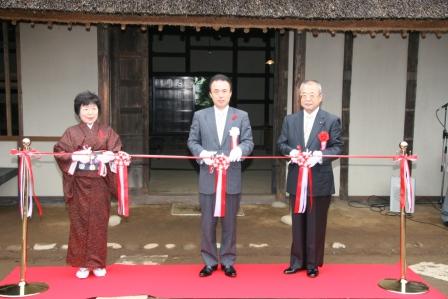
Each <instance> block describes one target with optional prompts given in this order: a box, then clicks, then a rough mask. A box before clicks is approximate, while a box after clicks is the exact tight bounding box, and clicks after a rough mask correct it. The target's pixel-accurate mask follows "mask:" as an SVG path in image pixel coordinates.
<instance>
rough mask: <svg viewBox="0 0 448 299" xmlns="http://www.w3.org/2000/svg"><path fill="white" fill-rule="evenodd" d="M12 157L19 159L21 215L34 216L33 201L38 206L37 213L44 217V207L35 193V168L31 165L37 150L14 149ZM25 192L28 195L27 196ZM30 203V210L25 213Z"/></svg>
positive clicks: (11, 152)
mask: <svg viewBox="0 0 448 299" xmlns="http://www.w3.org/2000/svg"><path fill="white" fill-rule="evenodd" d="M9 153H10V154H11V155H16V156H18V157H19V168H18V183H19V207H20V215H21V216H22V218H23V215H25V214H26V216H27V217H31V216H32V215H33V199H34V202H35V203H36V206H37V211H38V213H39V216H42V207H41V204H40V201H39V198H38V197H37V196H36V193H35V191H34V174H33V166H32V163H31V156H32V155H33V154H34V155H35V154H36V151H35V150H22V151H20V150H17V149H12V150H10V151H9ZM25 191H26V195H27V196H25ZM26 201H28V204H27V206H28V210H27V211H24V207H25V204H26Z"/></svg>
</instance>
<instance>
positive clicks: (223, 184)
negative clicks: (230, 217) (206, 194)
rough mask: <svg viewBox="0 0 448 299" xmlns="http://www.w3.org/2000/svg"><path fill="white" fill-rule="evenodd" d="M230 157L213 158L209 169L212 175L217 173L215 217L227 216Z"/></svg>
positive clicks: (218, 156)
mask: <svg viewBox="0 0 448 299" xmlns="http://www.w3.org/2000/svg"><path fill="white" fill-rule="evenodd" d="M229 165H230V161H229V157H227V156H224V155H217V156H215V157H214V158H213V162H212V165H210V167H209V171H210V173H213V171H214V170H218V171H215V188H216V189H215V192H216V199H215V212H214V216H215V217H224V216H225V215H226V188H227V168H229Z"/></svg>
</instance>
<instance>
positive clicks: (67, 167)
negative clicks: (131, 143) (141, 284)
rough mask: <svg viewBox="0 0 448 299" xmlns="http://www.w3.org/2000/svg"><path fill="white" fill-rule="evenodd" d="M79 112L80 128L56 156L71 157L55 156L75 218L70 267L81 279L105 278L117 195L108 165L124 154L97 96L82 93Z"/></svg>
mask: <svg viewBox="0 0 448 299" xmlns="http://www.w3.org/2000/svg"><path fill="white" fill-rule="evenodd" d="M74 108H75V113H76V115H77V116H78V118H79V120H80V123H79V124H78V125H75V126H72V127H69V128H68V129H67V130H66V131H65V132H64V135H63V136H62V137H61V139H60V140H59V142H58V143H57V144H56V145H55V146H54V151H55V152H63V153H64V152H65V153H67V155H58V156H56V161H57V163H58V165H59V168H60V169H61V171H62V175H63V190H64V199H65V202H66V206H67V210H68V215H69V219H70V235H69V241H68V251H67V263H68V264H70V265H71V266H73V267H78V268H79V269H78V271H77V272H76V277H78V278H81V279H83V278H87V277H88V276H89V274H90V272H91V271H92V272H93V274H94V275H95V276H97V277H101V276H105V275H106V258H107V227H108V222H109V212H110V195H111V194H113V195H115V193H116V184H115V176H114V174H113V173H111V170H110V166H109V165H108V164H109V163H113V160H114V152H117V151H120V150H121V141H120V137H119V136H118V135H117V133H115V132H114V130H113V129H112V128H111V127H109V126H107V125H103V124H100V123H99V122H98V115H99V114H100V113H101V102H100V99H99V97H98V96H97V95H96V94H93V93H91V92H89V91H86V92H82V93H80V94H78V95H77V96H76V98H75V102H74Z"/></svg>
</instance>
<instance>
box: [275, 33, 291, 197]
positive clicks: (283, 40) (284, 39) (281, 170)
mask: <svg viewBox="0 0 448 299" xmlns="http://www.w3.org/2000/svg"><path fill="white" fill-rule="evenodd" d="M276 42H277V47H276V48H277V52H276V58H275V61H276V63H275V76H274V113H273V116H274V119H273V121H272V124H273V128H272V137H273V138H272V139H273V140H272V142H273V147H272V148H273V154H274V155H278V154H280V153H279V152H278V149H277V139H278V136H280V132H281V130H282V124H283V119H284V117H285V115H286V106H287V97H288V52H289V51H288V49H289V34H279V33H276ZM272 191H273V192H274V193H275V199H276V200H280V201H284V200H285V197H286V163H285V161H284V160H283V159H282V160H280V159H274V160H273V162H272Z"/></svg>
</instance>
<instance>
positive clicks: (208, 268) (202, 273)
mask: <svg viewBox="0 0 448 299" xmlns="http://www.w3.org/2000/svg"><path fill="white" fill-rule="evenodd" d="M216 269H218V265H214V266H204V268H202V270H201V271H200V272H199V276H200V277H206V276H210V275H212V273H213V271H216Z"/></svg>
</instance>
